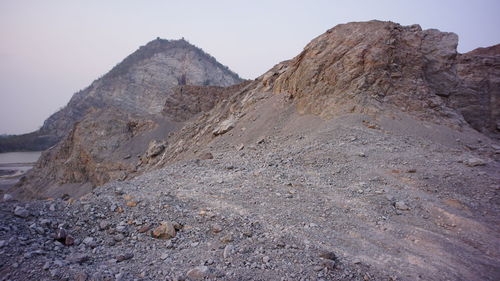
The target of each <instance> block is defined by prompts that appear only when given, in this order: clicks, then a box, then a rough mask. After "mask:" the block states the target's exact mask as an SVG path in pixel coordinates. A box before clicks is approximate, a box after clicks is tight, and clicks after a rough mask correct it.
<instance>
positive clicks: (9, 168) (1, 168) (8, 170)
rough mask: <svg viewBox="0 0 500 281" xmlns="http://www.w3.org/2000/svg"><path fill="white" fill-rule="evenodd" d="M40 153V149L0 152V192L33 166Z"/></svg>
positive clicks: (12, 184) (17, 180) (13, 183)
mask: <svg viewBox="0 0 500 281" xmlns="http://www.w3.org/2000/svg"><path fill="white" fill-rule="evenodd" d="M40 154H41V151H25V152H6V153H0V192H5V191H6V190H7V189H8V188H10V187H12V186H14V185H15V184H16V183H17V182H19V180H20V179H21V177H22V176H24V175H25V174H26V172H28V171H29V170H31V169H32V168H33V166H34V165H35V163H36V161H37V160H38V158H39V157H40ZM2 156H3V158H1V157H2Z"/></svg>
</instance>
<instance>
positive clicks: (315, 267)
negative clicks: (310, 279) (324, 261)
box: [313, 265, 323, 272]
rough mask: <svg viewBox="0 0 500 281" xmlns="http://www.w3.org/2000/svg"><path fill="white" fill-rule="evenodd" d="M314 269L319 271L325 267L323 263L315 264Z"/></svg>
mask: <svg viewBox="0 0 500 281" xmlns="http://www.w3.org/2000/svg"><path fill="white" fill-rule="evenodd" d="M313 270H314V271H316V272H318V271H321V270H323V267H322V266H321V265H315V266H314V267H313Z"/></svg>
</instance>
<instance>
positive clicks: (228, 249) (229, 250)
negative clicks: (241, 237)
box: [222, 245, 234, 259]
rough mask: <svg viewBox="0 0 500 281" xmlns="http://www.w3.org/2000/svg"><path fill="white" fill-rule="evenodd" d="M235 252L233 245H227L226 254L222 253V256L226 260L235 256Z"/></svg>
mask: <svg viewBox="0 0 500 281" xmlns="http://www.w3.org/2000/svg"><path fill="white" fill-rule="evenodd" d="M233 251H234V247H233V246H232V245H226V247H224V252H223V253H222V256H223V257H224V259H227V258H229V257H230V256H231V255H232V254H233Z"/></svg>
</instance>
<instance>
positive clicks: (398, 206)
mask: <svg viewBox="0 0 500 281" xmlns="http://www.w3.org/2000/svg"><path fill="white" fill-rule="evenodd" d="M394 207H395V208H396V209H397V210H401V211H408V210H410V207H409V206H408V205H406V202H404V201H397V202H396V203H394Z"/></svg>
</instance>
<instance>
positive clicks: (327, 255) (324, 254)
mask: <svg viewBox="0 0 500 281" xmlns="http://www.w3.org/2000/svg"><path fill="white" fill-rule="evenodd" d="M319 256H320V258H323V259H327V260H332V261H334V260H337V255H335V253H334V252H331V251H324V252H321V253H320V254H319Z"/></svg>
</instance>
